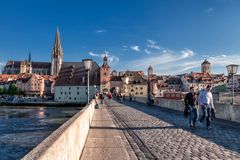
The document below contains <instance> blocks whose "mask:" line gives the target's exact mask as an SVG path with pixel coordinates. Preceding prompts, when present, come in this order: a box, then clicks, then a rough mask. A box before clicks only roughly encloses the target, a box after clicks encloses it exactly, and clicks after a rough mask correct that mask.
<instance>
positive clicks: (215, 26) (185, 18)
mask: <svg viewBox="0 0 240 160" xmlns="http://www.w3.org/2000/svg"><path fill="white" fill-rule="evenodd" d="M92 2H94V3H92ZM126 2H127V1H122V2H116V3H113V2H110V1H103V2H102V3H100V2H95V1H91V2H75V1H72V3H69V4H68V5H67V6H66V7H65V5H66V3H64V2H63V1H60V2H59V4H58V7H57V8H55V7H54V5H55V3H54V2H47V1H43V2H42V3H40V2H37V3H34V4H33V3H29V2H28V1H23V2H21V3H20V2H17V1H16V2H14V3H11V4H10V2H4V3H3V4H2V5H1V7H0V10H1V11H0V13H2V14H1V16H0V20H1V21H0V23H1V25H0V35H1V36H0V42H1V44H2V45H1V46H0V69H2V67H3V66H4V65H5V64H6V62H7V61H8V60H20V61H21V60H24V59H27V57H28V52H29V51H31V53H32V59H33V61H47V62H50V61H51V52H52V47H53V42H54V38H55V32H56V28H57V27H58V28H59V30H60V34H61V41H62V48H63V53H64V55H63V60H64V61H81V60H82V59H83V58H92V59H93V60H94V61H96V62H97V63H98V64H101V63H102V55H103V54H104V52H105V51H107V52H108V56H109V63H110V66H111V67H112V70H114V69H115V70H117V71H126V70H127V69H129V70H143V71H144V72H145V73H146V71H147V68H148V66H149V65H152V67H153V69H154V73H157V74H172V75H175V74H181V73H189V72H191V71H196V72H198V71H199V72H200V71H201V69H200V67H201V63H202V62H203V61H204V59H205V58H207V60H208V61H209V62H210V63H211V64H212V72H213V73H225V74H227V70H226V67H225V66H226V65H228V64H231V63H235V64H239V61H240V56H239V55H240V54H239V52H240V47H239V44H240V29H239V28H240V23H239V22H238V21H237V18H238V16H237V15H240V11H239V10H238V8H237V5H238V4H239V3H240V2H237V1H229V0H212V1H208V2H206V1H205V2H196V1H194V2H193V1H183V2H181V3H179V2H176V3H174V4H171V3H170V2H163V1H161V2H159V1H154V2H147V1H143V2H139V3H137V1H131V2H129V3H127V4H126ZM153 4H154V5H153ZM90 6H91V8H92V10H93V11H94V13H92V12H91V11H89V10H88V9H89V7H90ZM109 6H110V7H109ZM70 8H71V9H70ZM86 8H88V9H86ZM43 10H45V11H46V12H44V13H43V12H42V11H43ZM123 11H124V13H123ZM173 11H174V12H173ZM30 13H31V14H30ZM13 17H18V18H14V20H15V21H12V19H13ZM16 26H17V27H16ZM238 73H239V72H238Z"/></svg>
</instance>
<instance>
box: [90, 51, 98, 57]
mask: <svg viewBox="0 0 240 160" xmlns="http://www.w3.org/2000/svg"><path fill="white" fill-rule="evenodd" d="M88 54H89V55H90V56H93V57H99V56H100V55H98V54H95V53H93V52H89V53H88Z"/></svg>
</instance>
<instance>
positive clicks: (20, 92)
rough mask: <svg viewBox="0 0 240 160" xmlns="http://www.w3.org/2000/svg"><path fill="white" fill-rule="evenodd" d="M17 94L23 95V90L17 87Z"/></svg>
mask: <svg viewBox="0 0 240 160" xmlns="http://www.w3.org/2000/svg"><path fill="white" fill-rule="evenodd" d="M17 94H18V95H25V91H24V90H22V89H18V93H17Z"/></svg>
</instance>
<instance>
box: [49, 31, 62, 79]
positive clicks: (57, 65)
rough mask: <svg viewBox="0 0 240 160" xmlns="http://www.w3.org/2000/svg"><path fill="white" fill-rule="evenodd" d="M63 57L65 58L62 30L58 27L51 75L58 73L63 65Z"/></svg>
mask: <svg viewBox="0 0 240 160" xmlns="http://www.w3.org/2000/svg"><path fill="white" fill-rule="evenodd" d="M62 59H63V51H62V46H61V40H60V32H59V29H58V27H57V31H56V37H55V41H54V45H53V50H52V64H51V75H56V76H57V75H58V73H59V71H60V69H61V66H62Z"/></svg>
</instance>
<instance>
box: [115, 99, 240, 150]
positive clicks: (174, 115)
mask: <svg viewBox="0 0 240 160" xmlns="http://www.w3.org/2000/svg"><path fill="white" fill-rule="evenodd" d="M117 102H118V103H120V104H123V105H127V106H128V107H132V108H134V109H136V110H139V111H141V112H144V113H146V114H148V115H151V116H153V117H155V118H158V119H161V120H163V121H165V122H167V123H170V124H172V125H174V127H173V128H182V129H183V130H185V131H188V132H191V133H192V134H195V135H196V136H199V137H202V138H204V139H206V140H209V141H212V142H213V143H216V144H218V145H220V146H223V147H224V148H226V149H229V150H232V151H235V152H238V153H240V129H239V128H240V124H239V123H231V122H227V123H221V121H219V120H217V123H215V122H213V129H212V130H207V129H206V127H205V122H204V123H203V124H201V125H199V124H198V125H197V128H196V129H194V130H191V129H190V128H189V120H188V119H186V118H184V117H183V113H182V112H179V111H174V110H170V109H166V108H163V107H160V106H151V107H147V106H146V104H144V103H141V102H129V101H124V102H119V101H117ZM225 124H227V125H225ZM231 124H232V125H238V126H235V127H231V126H230V125H231Z"/></svg>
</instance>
